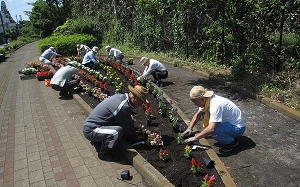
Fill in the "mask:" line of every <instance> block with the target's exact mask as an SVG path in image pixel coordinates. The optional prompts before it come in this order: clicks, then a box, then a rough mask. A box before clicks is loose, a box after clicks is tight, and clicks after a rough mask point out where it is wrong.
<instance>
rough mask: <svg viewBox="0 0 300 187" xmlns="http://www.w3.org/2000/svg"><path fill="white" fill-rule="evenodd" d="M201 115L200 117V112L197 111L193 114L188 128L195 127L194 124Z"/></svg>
mask: <svg viewBox="0 0 300 187" xmlns="http://www.w3.org/2000/svg"><path fill="white" fill-rule="evenodd" d="M201 115H202V111H201V110H198V111H197V112H196V113H195V114H194V116H193V118H192V120H191V122H190V125H189V127H188V128H190V129H193V127H194V126H195V125H196V123H197V122H198V121H199V120H200V118H201Z"/></svg>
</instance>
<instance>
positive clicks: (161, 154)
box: [158, 149, 170, 161]
mask: <svg viewBox="0 0 300 187" xmlns="http://www.w3.org/2000/svg"><path fill="white" fill-rule="evenodd" d="M158 156H159V158H160V159H161V160H162V161H166V160H168V159H170V155H169V153H168V150H166V149H165V150H163V149H160V150H159V153H158Z"/></svg>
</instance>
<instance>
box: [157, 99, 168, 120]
mask: <svg viewBox="0 0 300 187" xmlns="http://www.w3.org/2000/svg"><path fill="white" fill-rule="evenodd" d="M158 108H159V110H158V113H160V114H161V115H162V116H166V115H167V108H166V104H165V102H164V101H163V100H161V99H160V100H159V103H158Z"/></svg>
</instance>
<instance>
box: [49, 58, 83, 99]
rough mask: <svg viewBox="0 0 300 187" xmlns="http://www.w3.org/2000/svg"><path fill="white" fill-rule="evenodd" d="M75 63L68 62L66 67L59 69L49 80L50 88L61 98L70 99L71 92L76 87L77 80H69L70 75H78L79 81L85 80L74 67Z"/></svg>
mask: <svg viewBox="0 0 300 187" xmlns="http://www.w3.org/2000/svg"><path fill="white" fill-rule="evenodd" d="M74 63H76V62H74V61H73V62H69V63H68V64H67V65H66V66H64V67H61V68H60V69H59V70H58V71H57V72H56V73H55V74H54V75H53V77H52V78H51V81H50V84H51V87H52V88H53V89H54V90H56V91H60V92H59V95H60V96H61V97H62V98H72V97H73V95H72V91H73V90H74V88H75V87H77V86H78V83H79V80H71V78H72V75H73V74H76V75H79V77H80V79H81V80H85V77H84V76H83V75H82V74H81V73H80V72H79V70H78V69H77V68H76V67H75V66H74Z"/></svg>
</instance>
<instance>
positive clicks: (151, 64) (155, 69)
mask: <svg viewBox="0 0 300 187" xmlns="http://www.w3.org/2000/svg"><path fill="white" fill-rule="evenodd" d="M141 65H142V66H146V67H145V70H144V72H143V74H142V75H141V76H139V77H138V78H137V80H140V79H141V78H142V77H143V78H146V77H147V76H149V75H152V76H153V78H154V80H155V82H156V83H157V84H158V85H160V84H161V79H166V78H167V77H168V70H167V69H166V67H165V66H164V65H163V64H162V63H161V62H159V61H157V60H154V59H149V58H147V57H142V58H141Z"/></svg>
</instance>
